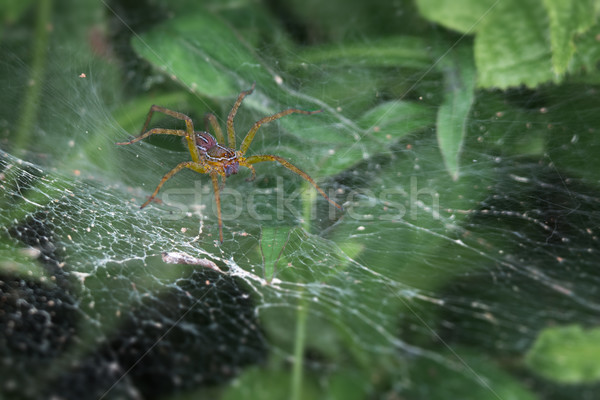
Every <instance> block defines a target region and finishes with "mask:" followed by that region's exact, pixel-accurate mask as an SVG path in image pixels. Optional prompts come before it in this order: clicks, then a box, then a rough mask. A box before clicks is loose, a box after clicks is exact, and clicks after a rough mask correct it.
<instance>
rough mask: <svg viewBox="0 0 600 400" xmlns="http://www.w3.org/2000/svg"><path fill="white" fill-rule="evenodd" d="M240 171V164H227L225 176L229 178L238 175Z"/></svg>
mask: <svg viewBox="0 0 600 400" xmlns="http://www.w3.org/2000/svg"><path fill="white" fill-rule="evenodd" d="M239 169H240V164H239V163H238V162H234V163H231V164H227V165H226V166H225V176H226V177H228V176H229V175H232V174H237V173H238V171H239Z"/></svg>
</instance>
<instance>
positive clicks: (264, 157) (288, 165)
mask: <svg viewBox="0 0 600 400" xmlns="http://www.w3.org/2000/svg"><path fill="white" fill-rule="evenodd" d="M263 161H277V162H278V163H279V164H281V165H283V166H284V167H286V168H287V169H289V170H290V171H292V172H295V173H296V174H298V175H300V176H301V177H303V178H304V179H305V180H306V181H308V182H309V183H310V184H311V185H313V186H314V188H315V189H317V191H318V192H319V193H320V194H321V196H323V197H325V199H327V201H328V202H330V203H331V204H332V205H334V206H335V207H337V208H338V209H340V210H343V208H342V206H340V205H339V204H338V203H336V202H335V201H333V200H331V199H330V198H329V197H328V196H327V195H326V194H325V192H324V191H323V189H321V188H320V187H319V185H317V183H316V182H315V181H314V180H313V179H312V178H311V177H310V176H308V174H307V173H306V172H304V171H302V170H301V169H300V168H298V167H296V166H294V165H293V164H291V163H290V162H289V161H287V160H286V159H285V158H282V157H279V156H274V155H271V154H263V155H259V156H251V157H248V158H246V159H245V160H244V161H243V162H240V165H244V166H246V167H248V168H250V165H251V164H256V163H259V162H263Z"/></svg>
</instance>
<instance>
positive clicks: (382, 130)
mask: <svg viewBox="0 0 600 400" xmlns="http://www.w3.org/2000/svg"><path fill="white" fill-rule="evenodd" d="M434 118H435V114H434V110H433V108H430V107H427V106H425V105H423V104H419V103H415V102H408V101H389V102H385V103H381V104H378V105H377V106H375V107H373V108H371V109H370V110H369V111H367V112H366V113H364V114H363V115H362V116H361V117H360V119H359V120H358V125H359V126H360V127H362V128H363V129H365V130H366V131H370V132H373V136H374V137H376V138H378V139H380V140H381V141H382V142H390V143H393V142H395V141H397V140H398V139H400V138H402V137H404V136H406V135H408V134H410V133H414V132H416V131H418V130H421V129H424V128H426V127H427V126H431V125H433V124H434V122H435V119H434Z"/></svg>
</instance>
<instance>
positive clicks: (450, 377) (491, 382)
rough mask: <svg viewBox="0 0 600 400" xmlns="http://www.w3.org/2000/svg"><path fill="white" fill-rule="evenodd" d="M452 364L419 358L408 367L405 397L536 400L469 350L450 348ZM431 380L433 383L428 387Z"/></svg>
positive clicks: (479, 355) (518, 383)
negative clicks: (409, 375)
mask: <svg viewBox="0 0 600 400" xmlns="http://www.w3.org/2000/svg"><path fill="white" fill-rule="evenodd" d="M447 356H448V359H452V360H454V361H455V363H453V364H452V365H442V364H440V363H438V362H435V361H431V360H427V359H425V358H421V359H420V360H416V362H415V363H414V364H413V365H411V366H410V374H411V381H412V383H413V384H412V385H411V387H410V388H409V389H408V390H407V395H406V398H410V399H428V400H446V399H462V400H498V399H503V400H508V399H510V400H535V399H536V398H537V397H536V396H535V394H534V393H533V392H532V391H531V390H530V389H528V388H526V387H525V386H524V385H523V384H522V383H521V382H520V381H519V380H518V379H517V378H515V377H514V376H512V375H510V374H509V373H507V372H506V371H504V370H503V369H502V368H500V367H499V366H498V365H497V364H496V363H495V362H494V361H492V360H491V359H489V358H487V357H485V356H484V355H482V354H481V353H478V352H477V351H476V350H474V349H469V348H457V347H453V348H452V353H451V354H448V355H447ZM431 379H434V380H435V384H428V383H430V382H431Z"/></svg>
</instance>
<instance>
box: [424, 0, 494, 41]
mask: <svg viewBox="0 0 600 400" xmlns="http://www.w3.org/2000/svg"><path fill="white" fill-rule="evenodd" d="M496 3H497V0H458V1H440V0H417V6H418V8H419V12H420V13H421V14H422V15H423V16H424V17H425V18H427V19H429V20H431V21H433V22H437V23H438V24H440V25H443V26H445V27H447V28H450V29H454V30H456V31H458V32H461V33H466V34H470V33H474V32H476V31H478V30H479V29H480V27H481V22H482V21H483V20H484V19H485V18H486V17H487V15H488V13H489V12H490V11H491V10H493V8H494V7H495V5H496Z"/></svg>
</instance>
